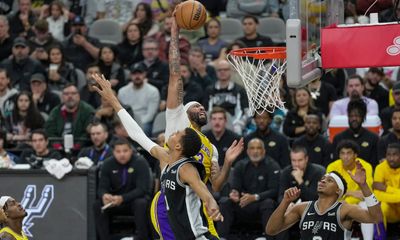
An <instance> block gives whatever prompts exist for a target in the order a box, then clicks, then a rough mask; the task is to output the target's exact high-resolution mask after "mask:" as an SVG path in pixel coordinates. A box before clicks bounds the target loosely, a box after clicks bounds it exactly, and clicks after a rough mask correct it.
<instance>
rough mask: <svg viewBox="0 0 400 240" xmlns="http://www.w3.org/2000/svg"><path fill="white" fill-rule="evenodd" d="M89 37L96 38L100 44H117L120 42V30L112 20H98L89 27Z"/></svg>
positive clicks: (117, 24)
mask: <svg viewBox="0 0 400 240" xmlns="http://www.w3.org/2000/svg"><path fill="white" fill-rule="evenodd" d="M89 36H90V37H94V38H97V39H98V40H99V41H100V42H101V43H105V44H118V43H120V42H121V41H122V29H121V26H120V25H119V23H118V22H117V21H115V20H113V19H99V20H96V21H95V22H94V23H93V24H92V26H91V27H90V29H89Z"/></svg>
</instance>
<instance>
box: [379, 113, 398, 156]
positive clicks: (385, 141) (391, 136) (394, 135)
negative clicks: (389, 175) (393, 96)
mask: <svg viewBox="0 0 400 240" xmlns="http://www.w3.org/2000/svg"><path fill="white" fill-rule="evenodd" d="M391 120H392V124H391V125H392V126H393V127H392V129H391V131H390V132H388V133H387V134H386V135H385V136H383V137H381V138H380V139H379V141H378V147H377V149H378V161H379V162H382V161H383V160H385V156H386V149H387V147H388V146H389V144H391V143H400V108H395V109H393V112H392V117H391Z"/></svg>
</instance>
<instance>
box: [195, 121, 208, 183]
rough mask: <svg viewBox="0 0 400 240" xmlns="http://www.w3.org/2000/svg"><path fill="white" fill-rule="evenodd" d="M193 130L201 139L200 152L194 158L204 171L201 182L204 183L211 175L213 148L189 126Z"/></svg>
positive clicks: (198, 132) (201, 135) (203, 136)
mask: <svg viewBox="0 0 400 240" xmlns="http://www.w3.org/2000/svg"><path fill="white" fill-rule="evenodd" d="M190 127H191V128H192V129H193V130H195V131H196V132H197V134H198V135H199V137H200V139H201V149H200V152H199V153H198V154H197V155H196V156H195V157H194V158H195V159H196V160H197V161H199V162H201V163H202V164H203V165H204V168H205V169H206V177H205V179H203V181H204V182H205V183H206V182H207V181H208V179H209V178H210V175H211V165H212V156H213V146H212V143H211V142H210V140H208V138H207V137H206V136H205V135H204V134H203V133H201V132H200V131H197V130H196V129H194V128H193V127H192V126H190Z"/></svg>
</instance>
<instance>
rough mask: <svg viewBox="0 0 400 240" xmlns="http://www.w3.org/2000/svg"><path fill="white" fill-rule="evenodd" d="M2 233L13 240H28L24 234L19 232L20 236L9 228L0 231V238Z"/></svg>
mask: <svg viewBox="0 0 400 240" xmlns="http://www.w3.org/2000/svg"><path fill="white" fill-rule="evenodd" d="M3 233H8V234H10V235H11V236H13V237H14V238H15V240H28V238H27V237H26V236H25V234H24V233H23V232H21V234H18V233H16V232H14V231H13V230H12V229H11V228H9V227H5V228H2V229H0V236H1V235H2V234H3Z"/></svg>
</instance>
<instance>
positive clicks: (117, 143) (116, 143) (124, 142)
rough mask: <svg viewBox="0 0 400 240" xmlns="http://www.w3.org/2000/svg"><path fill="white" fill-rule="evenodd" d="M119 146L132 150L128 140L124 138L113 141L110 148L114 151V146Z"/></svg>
mask: <svg viewBox="0 0 400 240" xmlns="http://www.w3.org/2000/svg"><path fill="white" fill-rule="evenodd" d="M120 145H127V146H128V147H129V148H130V149H133V146H132V144H131V143H130V142H129V141H128V139H125V138H118V139H117V140H115V141H114V143H113V145H112V147H113V149H114V148H115V147H116V146H120Z"/></svg>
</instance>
